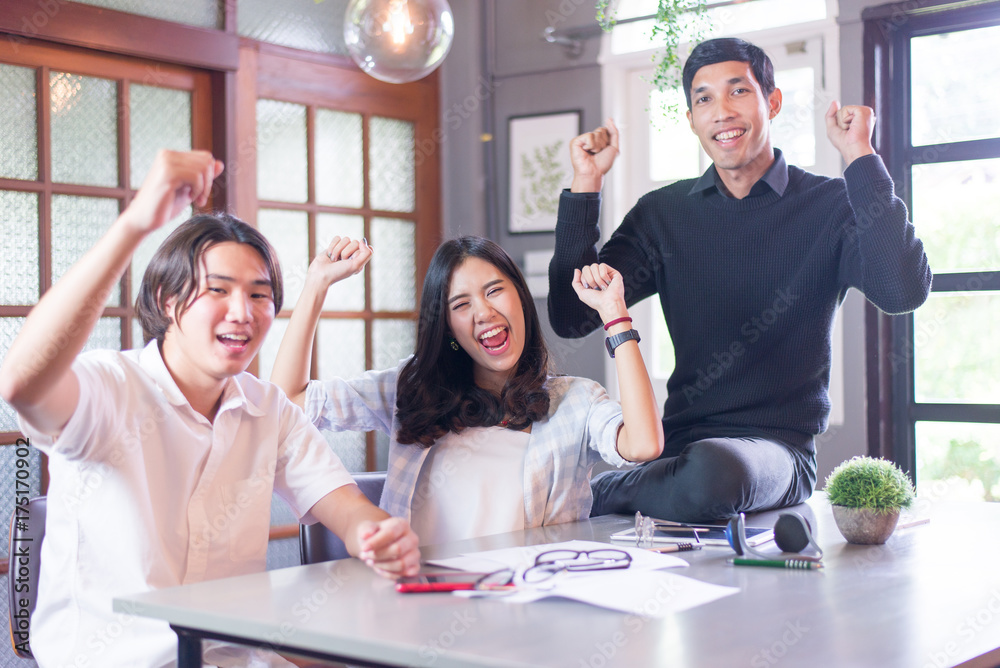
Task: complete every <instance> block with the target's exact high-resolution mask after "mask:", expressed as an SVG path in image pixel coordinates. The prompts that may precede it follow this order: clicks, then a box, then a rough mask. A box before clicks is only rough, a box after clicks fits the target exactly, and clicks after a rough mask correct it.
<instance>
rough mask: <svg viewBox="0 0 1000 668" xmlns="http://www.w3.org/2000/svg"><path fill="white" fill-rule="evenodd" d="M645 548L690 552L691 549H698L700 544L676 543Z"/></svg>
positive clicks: (659, 550) (660, 550)
mask: <svg viewBox="0 0 1000 668" xmlns="http://www.w3.org/2000/svg"><path fill="white" fill-rule="evenodd" d="M646 549H647V550H649V551H650V552H690V551H691V550H700V549H701V545H694V544H692V543H676V544H674V545H664V546H663V547H647V548H646Z"/></svg>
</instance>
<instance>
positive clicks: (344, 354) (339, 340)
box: [316, 318, 365, 380]
mask: <svg viewBox="0 0 1000 668" xmlns="http://www.w3.org/2000/svg"><path fill="white" fill-rule="evenodd" d="M316 346H317V357H316V361H317V366H318V369H317V371H318V373H319V378H320V380H323V379H324V378H355V377H356V376H359V375H361V374H362V373H364V370H365V323H364V321H363V320H333V319H330V318H324V319H322V320H320V321H319V328H318V329H317V330H316Z"/></svg>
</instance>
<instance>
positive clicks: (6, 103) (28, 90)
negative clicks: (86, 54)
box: [0, 65, 38, 180]
mask: <svg viewBox="0 0 1000 668" xmlns="http://www.w3.org/2000/svg"><path fill="white" fill-rule="evenodd" d="M0 90H2V91H3V95H0V118H2V119H3V123H0V177H4V178H8V179H28V180H35V179H37V178H38V109H37V104H36V102H35V70H33V69H31V68H29V67H16V66H14V65H0Z"/></svg>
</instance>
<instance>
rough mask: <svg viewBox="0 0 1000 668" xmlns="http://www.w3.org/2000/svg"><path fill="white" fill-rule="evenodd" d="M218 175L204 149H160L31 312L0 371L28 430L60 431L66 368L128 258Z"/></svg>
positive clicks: (203, 196)
mask: <svg viewBox="0 0 1000 668" xmlns="http://www.w3.org/2000/svg"><path fill="white" fill-rule="evenodd" d="M222 169H223V165H222V163H221V162H219V161H218V160H215V159H214V158H213V157H212V155H211V154H210V153H208V152H205V151H193V152H187V153H180V152H174V151H161V152H160V153H159V154H158V155H157V156H156V160H155V161H154V162H153V166H152V168H151V169H150V172H149V175H148V176H147V177H146V181H145V183H143V185H142V188H140V190H139V192H138V193H137V194H136V196H135V199H133V200H132V202H131V203H130V204H129V206H128V208H126V209H125V211H124V212H122V213H121V215H119V216H118V219H117V220H116V221H115V222H114V223H113V224H112V225H111V227H110V228H109V229H108V231H107V232H106V233H105V234H104V236H103V237H101V239H100V240H99V241H98V242H97V244H95V245H94V247H93V248H91V249H90V250H89V251H88V252H87V253H86V254H85V255H84V256H83V257H82V258H81V259H80V260H79V261H78V262H77V263H76V264H74V265H73V266H72V267H71V268H70V269H69V271H67V272H66V274H65V275H64V276H63V277H62V278H61V279H60V280H59V282H57V283H56V284H55V285H53V286H52V287H51V288H50V289H49V290H48V291H46V293H45V295H44V296H43V297H42V299H41V300H40V301H39V302H38V304H37V305H36V306H35V307H34V308H33V309H32V310H31V313H30V314H29V315H28V318H27V320H26V321H25V323H24V326H23V327H22V328H21V332H20V333H19V334H18V336H17V338H16V339H14V343H13V344H12V345H11V347H10V351H9V352H8V353H7V357H6V358H5V359H4V361H3V366H2V368H0V395H2V396H3V398H4V399H5V400H6V401H7V402H9V403H10V404H11V405H12V406H13V407H14V408H15V410H17V412H18V413H20V414H21V415H22V416H23V417H24V418H25V419H26V420H27V421H28V422H30V423H31V424H32V425H33V426H34V427H36V428H38V429H40V430H42V431H45V432H46V433H49V434H52V435H58V434H59V432H60V431H62V428H63V427H64V426H65V425H66V423H67V422H68V421H69V418H70V417H72V415H73V412H74V411H75V410H76V406H77V403H78V401H79V398H80V386H79V383H78V381H77V378H76V374H74V373H73V372H72V370H71V365H72V364H73V360H74V359H76V356H77V355H78V354H79V353H80V351H81V350H82V349H83V346H84V344H86V342H87V338H88V337H89V336H90V333H91V331H93V329H94V325H95V324H96V323H97V319H98V318H99V317H100V316H101V314H102V313H103V311H104V304H105V303H106V302H107V298H108V295H109V294H110V293H111V290H112V289H113V288H114V286H115V284H116V283H118V281H119V280H120V279H121V276H122V274H123V273H124V271H125V268H126V267H127V266H128V263H129V260H130V259H131V257H132V253H133V252H134V251H135V249H136V247H137V246H138V245H139V243H140V242H141V241H142V240H143V239H144V238H145V237H146V236H147V235H148V234H149V233H150V232H152V231H154V230H156V229H158V228H160V227H162V226H163V225H164V224H166V223H167V221H169V220H171V219H173V218H174V217H176V216H177V215H179V214H180V212H181V211H183V210H184V208H185V207H187V206H188V205H189V204H191V203H194V204H195V205H196V206H198V207H203V206H205V205H206V204H207V203H208V198H209V195H210V194H211V189H212V182H213V181H214V180H215V178H216V177H217V176H218V175H219V174H221V173H222ZM54 243H58V240H55V242H54Z"/></svg>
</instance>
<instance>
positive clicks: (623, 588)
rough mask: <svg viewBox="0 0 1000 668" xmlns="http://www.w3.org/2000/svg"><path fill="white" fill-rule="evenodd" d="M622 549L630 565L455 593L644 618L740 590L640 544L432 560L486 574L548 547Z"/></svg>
mask: <svg viewBox="0 0 1000 668" xmlns="http://www.w3.org/2000/svg"><path fill="white" fill-rule="evenodd" d="M609 548H612V549H621V550H624V551H626V552H628V553H629V554H630V555H632V564H631V565H630V566H629V568H627V569H621V570H608V571H597V572H590V573H560V574H559V575H557V576H556V577H555V578H553V579H552V580H551V581H550V582H549V583H547V584H546V585H544V586H541V587H537V588H530V589H521V590H519V591H516V592H512V593H511V592H503V593H500V592H476V591H459V592H454V593H455V595H457V596H465V597H479V596H486V597H496V598H500V599H501V600H503V601H505V602H508V603H529V602H531V601H537V600H540V599H543V598H550V597H553V596H555V597H562V598H569V599H573V600H575V601H581V602H583V603H588V604H590V605H596V606H598V607H601V608H609V609H611V610H619V611H621V612H627V613H630V614H635V615H642V616H645V617H664V616H666V615H669V614H671V613H674V612H680V611H681V610H687V609H689V608H693V607H695V606H698V605H702V604H704V603H709V602H711V601H714V600H716V599H719V598H722V597H724V596H729V595H731V594H735V593H736V592H737V591H739V589H737V588H735V587H723V586H720V585H714V584H708V583H705V582H701V581H699V580H695V579H693V578H687V577H684V576H681V575H676V574H674V573H665V572H662V571H661V570H660V569H663V568H671V567H679V566H687V565H688V563H687V562H686V561H684V560H683V559H680V558H679V557H675V556H673V555H669V554H660V553H657V552H650V551H649V550H643V549H641V548H637V547H630V546H621V547H619V546H617V545H608V544H607V543H597V542H594V541H584V540H571V541H566V542H563V543H553V544H550V545H529V546H527V547H511V548H504V549H500V550H489V551H486V552H474V553H470V554H463V555H462V556H459V557H451V558H448V559H435V560H433V561H431V562H429V563H432V564H434V565H435V566H446V567H448V568H454V569H457V570H466V571H477V572H483V573H488V572H492V571H496V570H500V569H502V568H515V569H516V568H524V567H526V566H529V565H531V564H532V563H534V561H535V557H536V556H537V555H538V554H540V553H542V552H547V551H549V550H603V549H609Z"/></svg>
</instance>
